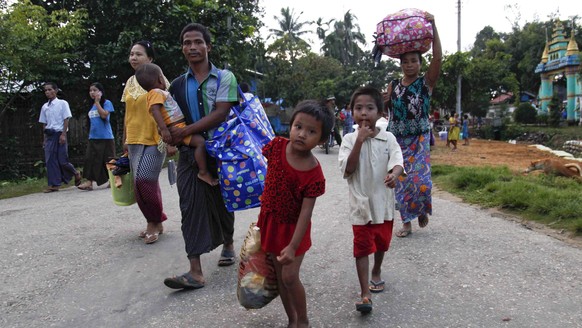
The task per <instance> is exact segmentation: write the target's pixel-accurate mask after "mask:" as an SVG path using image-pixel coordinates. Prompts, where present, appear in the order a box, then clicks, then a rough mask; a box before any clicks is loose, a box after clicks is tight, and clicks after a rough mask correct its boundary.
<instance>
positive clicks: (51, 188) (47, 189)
mask: <svg viewBox="0 0 582 328" xmlns="http://www.w3.org/2000/svg"><path fill="white" fill-rule="evenodd" d="M56 191H59V188H54V187H49V188H46V189H45V190H44V191H43V192H44V193H45V194H47V193H49V192H56Z"/></svg>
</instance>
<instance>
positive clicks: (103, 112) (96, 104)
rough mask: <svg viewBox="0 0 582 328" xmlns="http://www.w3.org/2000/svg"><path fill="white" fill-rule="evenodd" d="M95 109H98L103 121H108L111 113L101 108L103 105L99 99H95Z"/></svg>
mask: <svg viewBox="0 0 582 328" xmlns="http://www.w3.org/2000/svg"><path fill="white" fill-rule="evenodd" d="M95 107H97V112H98V113H99V116H100V117H101V118H102V119H106V118H107V116H109V112H108V111H106V110H105V109H104V108H103V107H102V106H101V103H99V101H98V100H97V99H95Z"/></svg>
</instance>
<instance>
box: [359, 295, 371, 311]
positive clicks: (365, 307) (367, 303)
mask: <svg viewBox="0 0 582 328" xmlns="http://www.w3.org/2000/svg"><path fill="white" fill-rule="evenodd" d="M356 311H358V312H362V313H370V312H372V300H371V299H369V298H367V297H362V301H361V302H358V303H356Z"/></svg>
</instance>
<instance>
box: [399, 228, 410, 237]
mask: <svg viewBox="0 0 582 328" xmlns="http://www.w3.org/2000/svg"><path fill="white" fill-rule="evenodd" d="M411 234H412V230H406V229H400V230H398V232H397V233H396V237H400V238H404V237H408V235H411Z"/></svg>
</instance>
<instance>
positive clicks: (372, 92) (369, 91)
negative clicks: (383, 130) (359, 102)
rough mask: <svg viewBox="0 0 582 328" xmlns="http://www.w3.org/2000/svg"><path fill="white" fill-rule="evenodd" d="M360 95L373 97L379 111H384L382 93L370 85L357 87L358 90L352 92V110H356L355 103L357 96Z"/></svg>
mask: <svg viewBox="0 0 582 328" xmlns="http://www.w3.org/2000/svg"><path fill="white" fill-rule="evenodd" d="M359 96H370V97H372V99H373V100H374V103H375V104H376V107H377V108H378V113H379V114H382V113H384V99H382V93H381V92H380V91H379V90H378V89H376V88H374V87H372V86H369V85H368V86H365V87H359V88H357V89H356V91H354V93H353V94H352V98H351V99H350V108H351V109H352V111H353V110H354V103H355V102H356V98H358V97H359Z"/></svg>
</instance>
